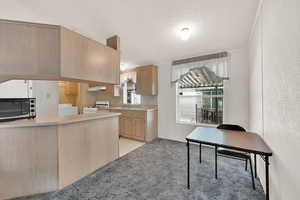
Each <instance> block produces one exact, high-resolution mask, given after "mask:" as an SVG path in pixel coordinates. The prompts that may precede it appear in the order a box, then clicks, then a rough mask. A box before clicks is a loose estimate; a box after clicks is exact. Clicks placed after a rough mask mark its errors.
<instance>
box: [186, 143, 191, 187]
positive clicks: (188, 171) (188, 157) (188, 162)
mask: <svg viewBox="0 0 300 200" xmlns="http://www.w3.org/2000/svg"><path fill="white" fill-rule="evenodd" d="M186 145H187V188H188V189H190V142H189V141H187V143H186Z"/></svg>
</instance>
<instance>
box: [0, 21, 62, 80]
mask: <svg viewBox="0 0 300 200" xmlns="http://www.w3.org/2000/svg"><path fill="white" fill-rule="evenodd" d="M59 41H60V36H59V27H58V26H52V25H43V24H33V23H25V22H13V21H8V20H0V44H1V45H0V75H1V76H8V77H10V76H18V77H19V78H18V79H20V77H21V79H29V80H30V79H32V78H36V79H41V78H42V79H52V78H55V77H57V76H58V75H59V73H60V70H59V67H60V55H59V49H60V45H59ZM37 77H38V78H37ZM13 78H15V77H13Z"/></svg>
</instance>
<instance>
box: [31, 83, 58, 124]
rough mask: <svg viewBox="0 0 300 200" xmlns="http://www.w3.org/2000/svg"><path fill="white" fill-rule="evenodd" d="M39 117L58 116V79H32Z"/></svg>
mask: <svg viewBox="0 0 300 200" xmlns="http://www.w3.org/2000/svg"><path fill="white" fill-rule="evenodd" d="M32 82H33V83H32V88H33V97H35V98H36V114H37V118H38V119H43V118H44V119H45V118H51V117H57V116H58V104H59V92H58V82H57V81H32Z"/></svg>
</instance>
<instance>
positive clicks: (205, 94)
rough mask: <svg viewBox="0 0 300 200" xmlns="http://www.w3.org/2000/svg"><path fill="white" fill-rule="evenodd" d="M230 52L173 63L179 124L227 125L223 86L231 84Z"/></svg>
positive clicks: (172, 77) (172, 78) (172, 79)
mask: <svg viewBox="0 0 300 200" xmlns="http://www.w3.org/2000/svg"><path fill="white" fill-rule="evenodd" d="M229 65H230V56H229V54H228V53H227V52H220V53H215V54H209V55H203V56H198V57H192V58H187V59H182V60H175V61H173V62H172V74H171V83H172V84H176V121H177V122H178V123H190V124H211V125H217V124H221V123H223V103H224V90H223V82H224V81H227V80H229V70H228V68H229Z"/></svg>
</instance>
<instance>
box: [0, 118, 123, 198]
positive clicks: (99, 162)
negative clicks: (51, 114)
mask: <svg viewBox="0 0 300 200" xmlns="http://www.w3.org/2000/svg"><path fill="white" fill-rule="evenodd" d="M71 121H72V122H70V123H68V122H67V123H66V124H64V123H62V124H59V123H58V124H56V125H55V124H53V120H50V122H51V123H49V124H51V125H49V126H44V125H38V123H36V124H33V126H30V123H34V121H32V122H28V123H29V124H28V123H27V122H26V123H25V122H24V123H25V124H26V125H25V126H24V127H22V126H21V127H16V128H13V127H10V128H0V160H1V170H0V177H1V178H0V199H11V198H15V197H20V196H27V195H33V194H38V193H47V192H51V191H55V190H58V189H61V188H63V187H65V186H67V185H70V184H72V183H74V182H75V181H77V180H79V179H81V178H82V177H84V176H86V175H88V174H90V173H92V172H93V171H95V170H96V169H98V168H100V167H102V166H104V165H106V164H108V163H110V162H111V161H113V160H115V159H117V158H118V157H119V130H118V125H119V123H118V116H111V117H107V118H99V119H91V120H84V121H80V122H79V121H78V122H74V121H73V120H71ZM45 122H46V121H45ZM63 122H66V121H64V120H63ZM20 123H23V122H20Z"/></svg>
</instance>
